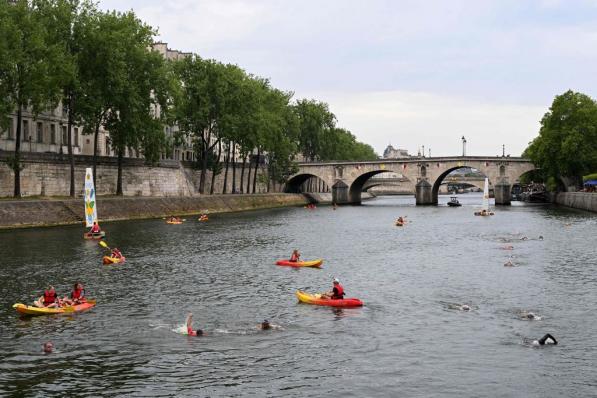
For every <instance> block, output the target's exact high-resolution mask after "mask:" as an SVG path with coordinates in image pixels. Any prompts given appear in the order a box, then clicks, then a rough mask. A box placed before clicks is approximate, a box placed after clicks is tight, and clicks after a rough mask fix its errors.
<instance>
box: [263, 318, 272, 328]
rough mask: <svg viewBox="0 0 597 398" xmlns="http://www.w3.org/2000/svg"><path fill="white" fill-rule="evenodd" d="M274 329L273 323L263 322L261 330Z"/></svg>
mask: <svg viewBox="0 0 597 398" xmlns="http://www.w3.org/2000/svg"><path fill="white" fill-rule="evenodd" d="M271 328H272V325H271V323H269V321H268V320H267V319H265V320H264V321H263V322H261V330H270V329H271Z"/></svg>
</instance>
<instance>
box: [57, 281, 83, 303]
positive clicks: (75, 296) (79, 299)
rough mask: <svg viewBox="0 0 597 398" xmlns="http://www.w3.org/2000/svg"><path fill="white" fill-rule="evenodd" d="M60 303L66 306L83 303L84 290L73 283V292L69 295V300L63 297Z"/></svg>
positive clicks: (80, 285) (81, 286)
mask: <svg viewBox="0 0 597 398" xmlns="http://www.w3.org/2000/svg"><path fill="white" fill-rule="evenodd" d="M62 301H63V302H64V304H67V305H77V304H81V303H84V302H85V301H86V300H85V289H83V285H82V284H81V283H79V282H77V283H75V285H74V286H73V291H72V292H71V293H70V298H69V297H65V298H64V299H63V300H62Z"/></svg>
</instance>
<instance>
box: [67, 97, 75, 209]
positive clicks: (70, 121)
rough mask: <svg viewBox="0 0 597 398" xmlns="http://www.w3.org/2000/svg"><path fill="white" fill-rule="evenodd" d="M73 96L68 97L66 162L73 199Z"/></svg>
mask: <svg viewBox="0 0 597 398" xmlns="http://www.w3.org/2000/svg"><path fill="white" fill-rule="evenodd" d="M73 102H74V100H73V96H72V93H69V95H68V122H67V123H68V161H69V163H70V196H71V197H73V198H74V197H75V157H74V155H73V137H72V131H73Z"/></svg>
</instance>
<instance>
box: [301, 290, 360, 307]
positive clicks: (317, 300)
mask: <svg viewBox="0 0 597 398" xmlns="http://www.w3.org/2000/svg"><path fill="white" fill-rule="evenodd" d="M296 297H297V298H298V299H299V301H300V302H301V303H307V304H314V305H326V306H328V307H344V308H347V307H362V306H363V302H362V301H361V300H359V299H358V298H345V299H322V298H321V295H320V294H309V293H306V292H302V291H300V290H297V291H296Z"/></svg>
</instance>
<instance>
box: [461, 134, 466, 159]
mask: <svg viewBox="0 0 597 398" xmlns="http://www.w3.org/2000/svg"><path fill="white" fill-rule="evenodd" d="M461 139H462V156H466V138H464V136H462V138H461Z"/></svg>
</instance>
